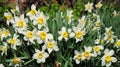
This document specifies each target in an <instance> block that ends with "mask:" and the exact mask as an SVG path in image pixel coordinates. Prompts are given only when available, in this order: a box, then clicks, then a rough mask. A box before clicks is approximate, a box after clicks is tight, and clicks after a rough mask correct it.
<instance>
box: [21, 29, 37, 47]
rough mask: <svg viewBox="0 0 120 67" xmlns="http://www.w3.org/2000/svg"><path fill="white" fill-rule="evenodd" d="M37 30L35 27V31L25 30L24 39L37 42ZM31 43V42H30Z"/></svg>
mask: <svg viewBox="0 0 120 67" xmlns="http://www.w3.org/2000/svg"><path fill="white" fill-rule="evenodd" d="M36 32H37V30H36V29H33V31H29V30H27V31H26V32H24V33H23V34H24V38H23V39H24V40H25V41H28V42H31V43H33V44H35V42H34V40H35V39H37V35H36ZM28 45H29V44H28Z"/></svg>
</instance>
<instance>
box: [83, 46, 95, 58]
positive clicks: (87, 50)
mask: <svg viewBox="0 0 120 67" xmlns="http://www.w3.org/2000/svg"><path fill="white" fill-rule="evenodd" d="M84 49H85V51H84V53H82V54H83V57H84V58H85V59H87V60H90V58H91V57H94V56H95V55H94V54H93V53H91V52H92V47H90V46H89V47H86V46H84Z"/></svg>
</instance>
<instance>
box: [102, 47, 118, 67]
mask: <svg viewBox="0 0 120 67" xmlns="http://www.w3.org/2000/svg"><path fill="white" fill-rule="evenodd" d="M112 55H114V51H113V50H109V49H105V51H104V56H103V57H102V58H101V60H102V61H101V62H102V66H106V67H110V65H111V64H112V62H113V63H114V62H116V61H117V59H116V58H115V57H112Z"/></svg>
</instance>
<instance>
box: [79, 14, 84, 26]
mask: <svg viewBox="0 0 120 67" xmlns="http://www.w3.org/2000/svg"><path fill="white" fill-rule="evenodd" d="M78 21H79V24H78V26H80V27H84V26H85V16H82V17H81V19H78Z"/></svg>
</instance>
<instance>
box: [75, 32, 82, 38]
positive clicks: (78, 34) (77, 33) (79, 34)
mask: <svg viewBox="0 0 120 67" xmlns="http://www.w3.org/2000/svg"><path fill="white" fill-rule="evenodd" d="M76 37H77V38H79V39H80V38H81V37H82V31H79V32H76Z"/></svg>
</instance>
